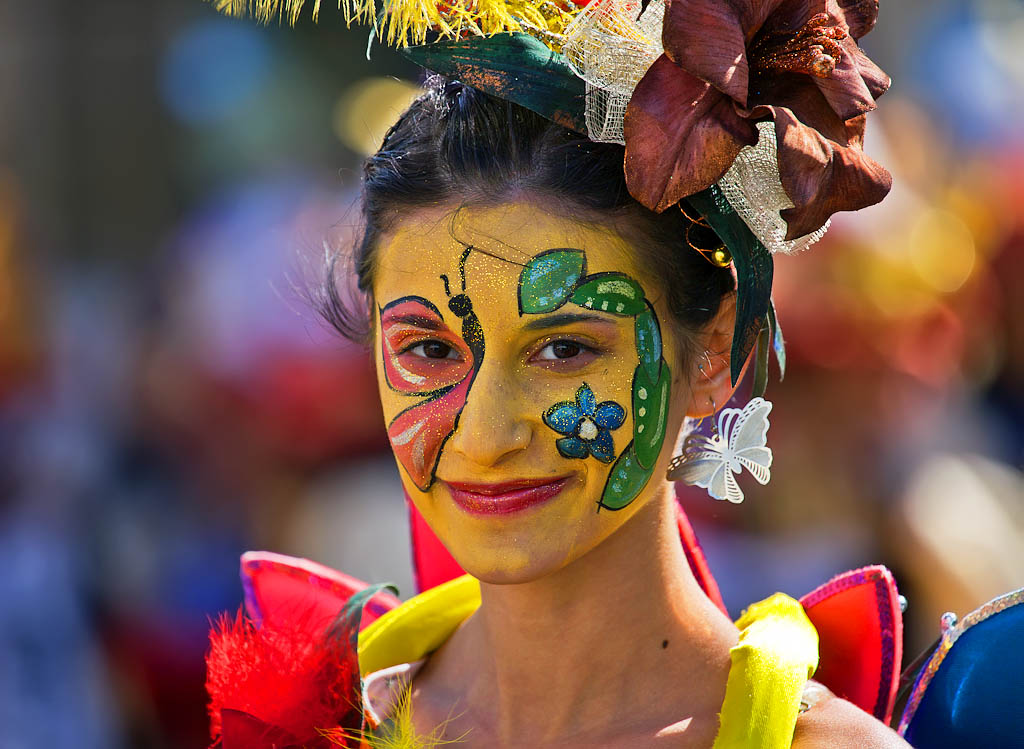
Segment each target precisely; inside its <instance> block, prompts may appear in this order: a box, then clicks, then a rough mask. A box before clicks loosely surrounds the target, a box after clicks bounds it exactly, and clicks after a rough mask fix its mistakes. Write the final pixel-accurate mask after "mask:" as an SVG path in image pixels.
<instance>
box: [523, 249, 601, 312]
mask: <svg viewBox="0 0 1024 749" xmlns="http://www.w3.org/2000/svg"><path fill="white" fill-rule="evenodd" d="M586 272H587V259H586V256H585V255H584V254H583V251H582V250H563V249H557V250H547V251H546V252H542V253H540V254H539V255H535V256H534V257H533V258H531V259H530V262H528V263H527V264H526V265H525V266H524V267H523V272H522V273H520V274H519V314H520V315H533V314H538V313H541V312H551V311H553V310H556V309H558V308H559V307H561V306H562V305H563V304H565V303H566V302H567V301H569V297H570V296H572V293H573V291H574V290H575V289H576V284H577V283H579V280H580V278H582V277H583V274H585V273H586Z"/></svg>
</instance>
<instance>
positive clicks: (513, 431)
mask: <svg viewBox="0 0 1024 749" xmlns="http://www.w3.org/2000/svg"><path fill="white" fill-rule="evenodd" d="M498 369H500V368H498V367H487V366H486V364H485V366H484V368H482V369H481V371H480V372H478V373H477V377H476V379H475V380H474V381H473V386H472V387H471V388H470V391H469V395H468V397H467V398H466V405H465V406H464V407H463V409H462V413H461V414H460V415H459V422H458V425H457V426H456V428H455V433H454V434H453V435H452V438H451V442H450V443H449V447H450V448H451V449H452V450H453V451H454V452H456V453H458V454H459V455H461V456H462V457H464V458H466V459H467V460H469V461H470V462H472V463H474V464H476V465H478V466H481V467H490V466H494V465H498V464H500V463H501V462H502V461H503V460H506V459H508V458H509V457H511V456H512V455H515V454H516V453H518V452H521V451H522V450H525V449H526V448H527V446H528V445H529V444H530V435H531V427H530V422H529V420H528V414H527V413H525V410H524V409H525V405H524V404H522V403H520V402H519V400H518V399H517V398H515V397H512V393H511V386H510V384H509V383H508V381H507V378H506V377H505V376H503V375H504V373H502V372H501V371H495V370H498Z"/></svg>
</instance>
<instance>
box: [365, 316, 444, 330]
mask: <svg viewBox="0 0 1024 749" xmlns="http://www.w3.org/2000/svg"><path fill="white" fill-rule="evenodd" d="M381 324H382V325H386V326H389V327H390V326H391V325H396V324H404V325H412V326H413V327H416V328H422V329H423V330H447V329H448V326H447V325H445V324H444V322H442V321H441V320H437V319H435V318H433V317H427V316H426V315H417V314H416V313H415V312H407V313H405V314H399V315H389V314H386V313H385V315H384V319H383V320H381Z"/></svg>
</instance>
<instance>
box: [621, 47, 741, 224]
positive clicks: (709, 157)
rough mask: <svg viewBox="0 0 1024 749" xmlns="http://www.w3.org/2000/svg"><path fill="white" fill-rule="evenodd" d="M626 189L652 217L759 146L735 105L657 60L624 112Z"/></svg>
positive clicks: (669, 62)
mask: <svg viewBox="0 0 1024 749" xmlns="http://www.w3.org/2000/svg"><path fill="white" fill-rule="evenodd" d="M623 129H624V132H625V140H626V162H625V172H626V185H627V186H628V187H629V192H630V194H632V195H633V197H634V198H636V199H637V200H638V201H640V202H641V203H643V204H644V205H645V206H647V207H648V208H650V209H651V210H654V211H658V212H661V211H664V210H665V209H666V208H668V207H669V206H672V205H675V204H676V203H677V202H679V201H680V200H681V199H682V198H684V197H686V196H687V195H692V194H693V193H695V192H699V191H701V190H704V189H705V188H707V187H710V186H711V185H712V184H714V183H715V182H717V181H718V180H719V179H720V178H721V176H722V175H723V174H725V172H726V170H728V168H729V166H730V165H731V164H732V162H733V160H734V159H735V158H736V154H738V153H739V152H740V149H741V148H742V147H743V146H746V145H753V144H754V143H756V142H757V129H756V128H755V126H754V124H753V123H752V122H750V121H748V120H746V119H744V118H743V117H741V116H740V115H739V114H738V113H737V111H736V108H735V106H734V105H733V101H732V100H731V99H730V98H729V97H728V96H726V95H725V94H723V93H722V92H721V91H718V90H717V89H716V88H714V87H713V86H711V85H710V84H709V83H706V82H705V81H702V80H700V79H699V78H695V77H694V76H692V75H690V74H689V73H687V72H686V71H685V70H683V69H682V68H681V67H679V66H678V65H676V64H675V63H674V62H672V60H670V59H669V58H668V57H667V56H666V55H662V56H661V57H659V58H658V59H657V60H656V61H655V63H654V65H652V66H651V68H650V69H649V70H648V71H647V73H646V75H644V77H643V78H642V79H641V80H640V83H639V84H638V85H637V87H636V90H634V92H633V96H632V98H631V99H630V101H629V105H628V106H627V107H626V117H625V121H624V127H623Z"/></svg>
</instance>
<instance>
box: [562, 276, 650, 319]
mask: <svg viewBox="0 0 1024 749" xmlns="http://www.w3.org/2000/svg"><path fill="white" fill-rule="evenodd" d="M572 301H573V304H578V305H580V306H581V307H586V308H587V309H596V310H601V311H602V312H611V313H612V314H613V315H622V316H624V317H633V316H634V315H639V314H640V313H641V312H643V311H644V310H645V309H647V302H646V301H645V300H644V290H643V289H641V288H640V284H638V283H637V282H636V281H634V280H633V279H632V278H630V277H629V276H624V275H622V274H621V273H598V274H597V275H594V276H590V277H589V278H587V279H585V280H584V281H583V283H582V284H580V287H579V288H578V289H576V293H574V294H573V295H572Z"/></svg>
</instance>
